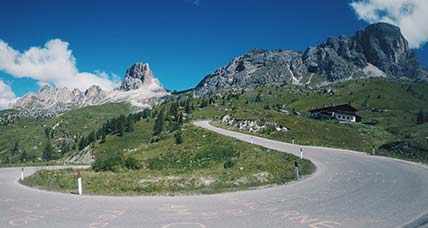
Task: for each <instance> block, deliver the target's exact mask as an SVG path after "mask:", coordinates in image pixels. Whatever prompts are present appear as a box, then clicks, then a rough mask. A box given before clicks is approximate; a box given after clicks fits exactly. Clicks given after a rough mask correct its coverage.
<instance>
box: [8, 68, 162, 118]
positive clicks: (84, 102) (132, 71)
mask: <svg viewBox="0 0 428 228" xmlns="http://www.w3.org/2000/svg"><path fill="white" fill-rule="evenodd" d="M166 95H168V92H167V91H166V90H165V89H164V88H163V87H162V85H161V84H160V82H159V81H158V80H157V79H156V78H155V76H154V74H153V72H152V71H151V70H150V68H149V65H148V64H147V63H142V62H140V63H136V64H133V65H132V66H131V67H130V68H129V69H128V70H127V71H126V75H125V77H124V79H123V81H122V84H121V86H120V87H118V88H116V89H114V90H112V91H104V90H103V89H101V88H100V87H99V86H97V85H92V86H91V87H89V88H88V89H87V90H85V91H80V90H78V89H69V88H65V87H64V88H56V87H53V86H50V85H45V86H43V87H41V88H40V90H39V91H38V92H31V93H28V94H26V95H24V96H23V97H21V98H19V99H17V101H16V102H15V104H14V105H13V108H14V109H16V110H18V111H19V112H20V113H21V114H22V115H24V116H27V117H51V116H55V115H57V114H59V113H63V112H66V111H69V110H71V109H75V108H82V107H86V106H92V105H101V104H105V103H121V102H126V103H130V104H132V106H134V107H136V108H138V109H143V108H147V107H150V106H151V105H153V104H155V103H156V102H157V101H158V100H160V99H161V98H162V97H164V96H166Z"/></svg>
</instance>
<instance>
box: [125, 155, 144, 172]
mask: <svg viewBox="0 0 428 228" xmlns="http://www.w3.org/2000/svg"><path fill="white" fill-rule="evenodd" d="M125 167H126V168H127V169H133V170H136V169H141V164H140V162H139V161H138V160H137V159H135V158H133V157H128V158H127V159H126V160H125Z"/></svg>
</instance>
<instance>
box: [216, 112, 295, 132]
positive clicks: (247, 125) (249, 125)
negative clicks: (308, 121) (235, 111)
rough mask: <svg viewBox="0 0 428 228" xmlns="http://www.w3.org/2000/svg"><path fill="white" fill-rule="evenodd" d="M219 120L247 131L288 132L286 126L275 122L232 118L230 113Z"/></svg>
mask: <svg viewBox="0 0 428 228" xmlns="http://www.w3.org/2000/svg"><path fill="white" fill-rule="evenodd" d="M221 122H222V123H223V124H225V125H227V126H230V127H233V128H236V129H239V130H241V131H248V132H266V131H271V132H272V131H276V132H282V133H285V132H288V129H287V128H286V127H283V126H281V125H279V124H277V123H275V122H266V121H262V120H240V119H236V118H233V117H232V116H230V115H225V116H223V118H222V119H221Z"/></svg>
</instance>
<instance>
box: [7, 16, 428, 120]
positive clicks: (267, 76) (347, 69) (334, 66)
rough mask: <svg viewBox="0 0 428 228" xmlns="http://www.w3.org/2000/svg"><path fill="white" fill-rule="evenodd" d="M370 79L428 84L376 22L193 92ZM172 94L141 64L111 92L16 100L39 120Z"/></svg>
mask: <svg viewBox="0 0 428 228" xmlns="http://www.w3.org/2000/svg"><path fill="white" fill-rule="evenodd" d="M369 77H384V78H390V79H397V80H398V79H399V80H403V79H404V80H412V81H417V80H427V79H428V72H427V71H426V70H424V69H422V67H421V66H420V65H419V63H418V61H417V58H416V56H415V53H414V51H412V50H411V49H409V45H408V42H407V40H406V39H405V38H404V36H403V35H402V34H401V31H400V29H399V28H398V27H396V26H393V25H390V24H386V23H377V24H373V25H369V26H368V27H367V28H366V29H364V30H362V31H358V32H357V33H356V34H355V35H353V36H350V37H346V36H339V37H333V38H329V39H327V41H325V42H323V43H321V44H319V45H318V46H316V47H310V48H308V49H306V50H305V51H304V52H298V51H290V50H275V51H266V50H252V51H250V52H248V53H246V54H244V55H241V56H238V57H236V58H234V59H233V60H232V61H231V62H230V63H229V64H228V65H226V66H224V67H221V68H220V69H217V70H216V71H214V72H213V73H211V74H209V75H207V76H206V77H205V78H204V79H203V80H202V81H201V82H200V83H199V84H198V85H197V86H196V87H195V88H194V89H192V90H191V91H192V92H193V94H194V95H196V96H209V95H215V94H219V93H222V92H225V91H229V90H241V89H248V88H255V87H257V86H260V85H285V84H293V85H299V86H306V87H319V86H323V85H329V84H331V83H335V82H339V81H344V80H350V79H358V78H369ZM168 94H169V93H168V92H167V91H166V90H165V89H164V88H163V87H162V86H161V84H160V83H159V81H158V80H157V79H156V78H155V76H154V74H153V72H152V71H151V70H150V68H149V65H148V64H145V63H137V64H134V65H132V66H131V67H130V68H129V69H128V70H127V71H126V74H125V77H124V79H123V81H122V84H121V85H120V87H119V88H117V89H115V90H113V91H103V90H102V89H101V88H100V87H98V86H92V87H90V88H89V89H88V90H86V91H80V90H77V89H74V90H72V89H68V88H54V87H50V86H45V87H42V88H41V89H40V91H38V92H36V93H29V94H27V95H25V96H23V97H21V98H20V99H18V100H17V101H16V103H15V105H14V109H16V110H19V111H21V113H25V115H27V116H33V117H38V116H54V115H56V114H58V113H61V112H65V111H68V110H71V109H74V108H80V107H85V106H89V105H100V104H105V103H117V102H128V103H130V104H132V105H133V106H135V107H138V108H145V107H150V106H151V105H153V104H154V103H156V102H157V101H159V100H160V98H162V97H164V96H167V95H168Z"/></svg>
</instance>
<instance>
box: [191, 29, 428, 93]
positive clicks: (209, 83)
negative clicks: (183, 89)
mask: <svg viewBox="0 0 428 228" xmlns="http://www.w3.org/2000/svg"><path fill="white" fill-rule="evenodd" d="M368 77H385V78H391V79H405V80H427V78H428V73H427V71H426V70H424V69H422V67H421V66H420V65H419V63H418V61H417V58H416V55H415V53H414V52H413V51H412V50H411V49H409V45H408V42H407V40H406V39H405V38H404V36H403V35H402V34H401V31H400V29H399V28H398V27H396V26H393V25H390V24H386V23H377V24H372V25H369V26H368V27H367V28H366V29H364V30H362V31H359V32H357V33H356V34H355V35H353V36H350V37H346V36H339V37H333V38H329V39H327V41H325V42H323V43H321V44H320V45H318V46H316V47H310V48H307V49H306V50H305V51H304V52H297V51H290V50H276V51H266V50H252V51H250V52H249V53H246V54H244V55H241V56H238V57H236V58H234V59H233V60H232V61H231V62H230V63H229V64H228V65H226V66H224V67H221V68H220V69H217V70H216V71H215V72H213V73H211V74H209V75H207V76H206V77H205V78H204V79H203V80H202V81H201V82H200V83H199V84H198V85H197V86H196V88H195V89H194V94H195V95H197V96H207V95H213V94H217V93H221V92H222V91H227V90H233V89H242V88H252V87H256V86H259V85H266V84H279V85H282V84H294V85H301V86H309V87H318V86H323V85H328V84H331V83H334V82H338V81H344V80H350V79H357V78H368Z"/></svg>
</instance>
